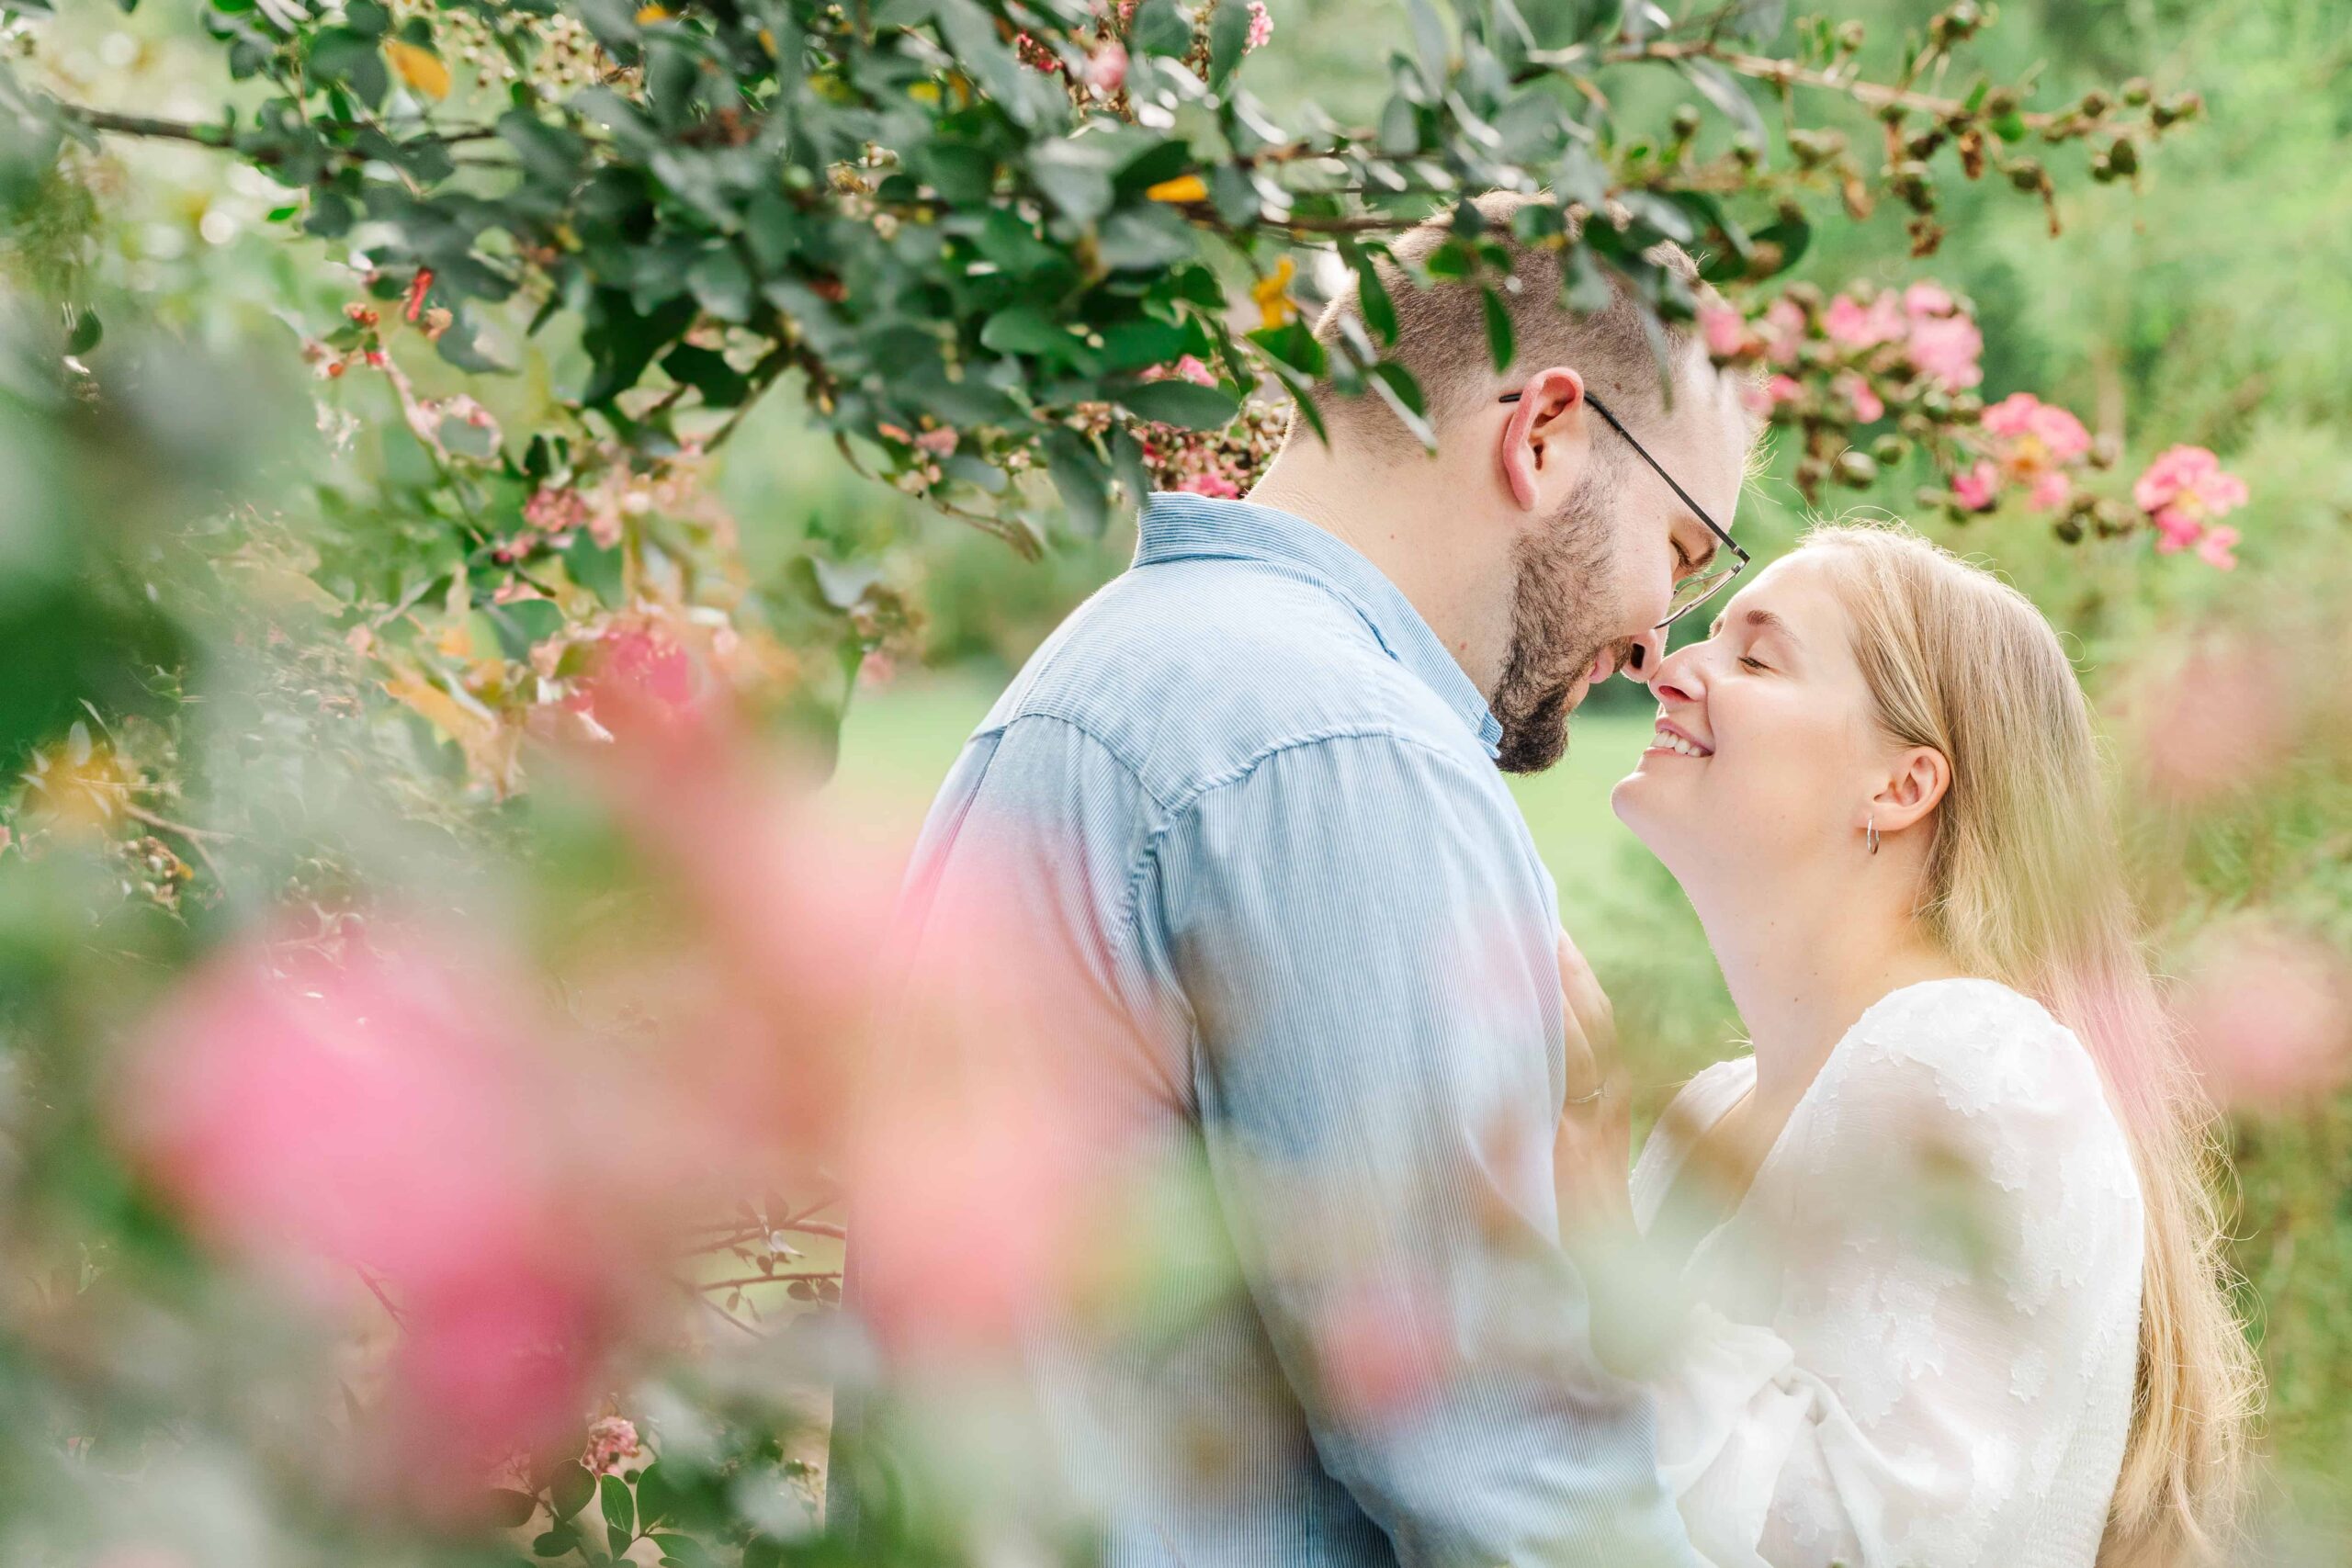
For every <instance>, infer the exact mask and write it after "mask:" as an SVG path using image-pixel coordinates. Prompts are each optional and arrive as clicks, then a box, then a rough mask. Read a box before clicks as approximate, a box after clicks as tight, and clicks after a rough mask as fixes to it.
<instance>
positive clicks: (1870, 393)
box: [1838, 372, 1886, 424]
mask: <svg viewBox="0 0 2352 1568" xmlns="http://www.w3.org/2000/svg"><path fill="white" fill-rule="evenodd" d="M1838 391H1839V393H1841V394H1842V395H1843V396H1844V397H1845V399H1846V401H1847V404H1848V405H1849V407H1851V408H1852V409H1853V411H1854V420H1855V423H1859V424H1873V423H1877V422H1878V421H1880V420H1882V419H1884V418H1885V417H1886V401H1885V400H1884V399H1883V398H1881V397H1880V396H1879V395H1878V393H1877V391H1876V390H1875V389H1872V388H1871V384H1870V380H1869V378H1866V377H1862V376H1857V375H1854V374H1852V373H1851V372H1849V373H1848V374H1846V375H1843V376H1840V377H1838Z"/></svg>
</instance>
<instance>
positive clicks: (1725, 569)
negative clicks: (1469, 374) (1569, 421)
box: [1502, 392, 1747, 630]
mask: <svg viewBox="0 0 2352 1568" xmlns="http://www.w3.org/2000/svg"><path fill="white" fill-rule="evenodd" d="M1502 400H1503V401H1504V402H1507V403H1515V402H1517V401H1519V400H1520V394H1519V393H1517V392H1505V393H1504V394H1503V396H1502ZM1584 400H1585V404H1586V406H1587V407H1589V408H1590V409H1591V410H1592V412H1595V413H1597V414H1599V415H1600V417H1601V418H1602V419H1604V420H1607V421H1608V422H1609V428H1610V429H1611V430H1613V431H1615V432H1616V433H1617V434H1620V435H1622V436H1623V437H1624V438H1625V445H1626V446H1631V447H1632V448H1633V449H1634V456H1635V457H1639V458H1641V460H1642V461H1643V462H1645V463H1647V464H1648V465H1649V466H1650V471H1651V472H1652V473H1654V474H1656V475H1657V477H1658V478H1660V479H1664V480H1665V481H1666V488H1667V489H1668V490H1670V491H1673V492H1674V494H1675V498H1676V499H1677V500H1679V501H1680V502H1682V504H1683V505H1685V506H1687V507H1689V508H1690V509H1691V515H1692V516H1693V517H1696V518H1697V519H1698V520H1699V521H1700V522H1702V523H1704V524H1705V525H1707V531H1708V532H1709V533H1711V534H1713V535H1714V536H1715V537H1716V538H1717V539H1719V540H1721V541H1722V542H1723V549H1722V550H1721V551H1720V552H1719V553H1718V556H1717V558H1718V559H1722V558H1724V557H1728V558H1729V559H1730V562H1731V564H1730V565H1728V566H1718V567H1715V568H1713V570H1707V571H1702V572H1698V573H1694V574H1693V575H1691V576H1690V577H1686V578H1683V579H1681V580H1680V581H1678V582H1676V583H1675V585H1674V594H1673V597H1671V598H1669V599H1668V601H1667V602H1666V619H1664V620H1662V621H1660V622H1659V623H1658V624H1657V626H1656V627H1654V628H1652V629H1653V630H1662V629H1664V628H1665V627H1667V626H1672V625H1673V624H1674V623H1675V622H1677V621H1679V620H1680V619H1681V618H1682V617H1683V616H1685V615H1689V614H1690V613H1691V611H1693V610H1695V609H1697V608H1698V607H1699V606H1700V605H1702V604H1705V603H1706V602H1707V601H1708V600H1710V599H1712V598H1713V597H1714V596H1715V595H1716V594H1717V593H1718V592H1721V591H1722V589H1723V586H1724V584H1725V583H1727V582H1729V581H1731V580H1732V579H1733V578H1735V577H1737V576H1738V575H1739V574H1740V573H1741V572H1742V571H1743V570H1747V551H1746V550H1744V549H1742V548H1740V547H1739V541H1738V540H1736V539H1735V538H1733V537H1732V536H1731V534H1730V532H1729V531H1728V530H1727V529H1725V528H1724V525H1722V524H1720V523H1718V522H1716V521H1715V520H1714V519H1713V518H1712V517H1710V516H1708V515H1707V509H1706V508H1705V507H1703V506H1702V505H1700V504H1699V503H1698V502H1695V501H1693V500H1691V492H1690V491H1687V490H1684V489H1683V488H1682V487H1681V486H1680V485H1679V484H1676V483H1675V482H1674V476H1673V475H1672V474H1669V473H1668V472H1667V471H1666V469H1665V468H1662V467H1660V466H1659V464H1658V460H1657V458H1656V457H1651V456H1650V455H1649V453H1648V452H1647V451H1645V449H1644V448H1643V446H1642V444H1641V443H1640V442H1638V441H1636V440H1634V433H1633V432H1632V431H1630V430H1628V429H1626V428H1625V426H1624V425H1623V423H1621V422H1620V421H1619V420H1618V418H1617V416H1616V415H1615V414H1613V413H1611V412H1609V410H1608V407H1607V406H1606V405H1605V404H1603V403H1602V402H1601V400H1600V399H1599V398H1596V397H1594V396H1593V395H1592V394H1591V393H1590V392H1587V393H1586V394H1585V395H1584Z"/></svg>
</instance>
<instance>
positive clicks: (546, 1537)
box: [531, 1525, 580, 1557]
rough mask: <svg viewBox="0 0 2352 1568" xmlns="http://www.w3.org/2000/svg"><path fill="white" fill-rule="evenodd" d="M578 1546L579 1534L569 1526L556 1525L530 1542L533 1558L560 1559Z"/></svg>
mask: <svg viewBox="0 0 2352 1568" xmlns="http://www.w3.org/2000/svg"><path fill="white" fill-rule="evenodd" d="M579 1544H580V1532H579V1531H578V1530H576V1529H572V1528H571V1526H570V1525H558V1526H556V1527H555V1529H551V1530H547V1531H545V1532H543V1533H541V1534H540V1535H539V1536H537V1538H535V1539H534V1540H532V1542H531V1555H532V1556H534V1557H560V1556H562V1555H563V1554H564V1553H565V1552H567V1551H571V1549H572V1548H573V1547H575V1546H578V1545H579Z"/></svg>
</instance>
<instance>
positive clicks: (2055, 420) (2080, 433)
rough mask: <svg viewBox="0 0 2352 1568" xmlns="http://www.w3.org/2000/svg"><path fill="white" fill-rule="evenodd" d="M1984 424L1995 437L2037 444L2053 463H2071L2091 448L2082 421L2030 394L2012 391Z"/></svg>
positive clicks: (2089, 434)
mask: <svg viewBox="0 0 2352 1568" xmlns="http://www.w3.org/2000/svg"><path fill="white" fill-rule="evenodd" d="M1984 425H1985V431H1986V432H1987V433H1988V434H1994V435H1999V436H2004V437H2007V439H2009V440H2012V441H2032V442H2035V443H2037V444H2038V446H2039V449H2040V451H2041V453H2043V454H2046V455H2047V456H2048V457H2049V458H2050V459H2051V460H2052V461H2053V462H2060V463H2068V462H2072V461H2074V460H2075V458H2077V457H2083V456H2085V455H2086V454H2087V453H2088V452H2089V451H2090V449H2091V433H2090V432H2089V431H2088V430H2086V429H2085V428H2084V427H2083V422H2082V421H2081V420H2079V419H2076V418H2075V416H2074V415H2073V414H2072V413H2070V412H2067V411H2066V410H2064V409H2063V408H2060V407H2059V406H2058V405H2057V404H2055V403H2045V402H2043V401H2042V400H2041V399H2040V398H2037V397H2035V396H2034V395H2033V394H2032V393H2031V392H2012V393H2010V394H2009V395H2008V396H2007V397H2006V398H2003V399H2002V400H2000V401H1999V402H1997V403H1995V404H1994V405H1993V406H1992V407H1990V408H1988V409H1986V410H1985V416H1984Z"/></svg>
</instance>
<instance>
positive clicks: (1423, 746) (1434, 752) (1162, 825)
mask: <svg viewBox="0 0 2352 1568" xmlns="http://www.w3.org/2000/svg"><path fill="white" fill-rule="evenodd" d="M1333 740H1389V741H1394V742H1396V743H1397V744H1398V745H1401V746H1409V747H1411V748H1412V749H1413V750H1416V751H1420V752H1423V753H1425V754H1427V755H1429V756H1431V757H1435V758H1437V759H1438V760H1440V761H1443V762H1445V763H1447V764H1449V765H1451V766H1453V767H1454V768H1457V769H1460V770H1461V771H1462V772H1463V773H1470V770H1469V769H1468V768H1467V767H1466V766H1464V763H1463V761H1462V759H1461V758H1459V757H1456V756H1454V755H1453V753H1452V752H1450V751H1448V750H1445V748H1443V747H1442V746H1436V745H1432V744H1431V743H1430V742H1429V741H1427V740H1423V739H1420V738H1419V737H1418V736H1414V735H1408V734H1406V733H1405V732H1404V731H1402V730H1399V729H1396V728H1387V727H1385V726H1379V725H1339V726H1333V727H1331V728H1326V729H1319V730H1309V731H1307V732H1306V733H1305V734H1302V735H1295V736H1292V737H1290V738H1288V739H1283V740H1277V741H1273V742H1272V743H1271V744H1269V745H1266V746H1264V747H1261V749H1259V750H1257V751H1255V752H1253V753H1252V754H1251V755H1250V756H1249V757H1248V758H1246V759H1244V760H1243V761H1239V762H1237V763H1235V764H1234V765H1233V766H1232V767H1229V768H1227V769H1226V770H1224V771H1223V772H1221V773H1211V774H1210V775H1208V776H1207V777H1206V778H1204V779H1202V780H1201V781H1199V782H1198V783H1197V784H1193V786H1192V787H1191V788H1190V789H1189V790H1187V791H1186V792H1185V794H1184V795H1182V797H1181V798H1180V799H1179V800H1178V801H1177V802H1175V803H1173V804H1170V803H1164V802H1163V803H1160V804H1161V809H1162V810H1163V811H1165V812H1166V814H1167V815H1166V816H1165V818H1163V819H1162V820H1161V821H1160V822H1159V824H1158V825H1157V826H1155V827H1154V828H1153V829H1151V831H1150V832H1148V833H1147V834H1145V835H1144V840H1143V843H1142V845H1141V846H1140V847H1139V848H1137V850H1136V858H1135V863H1134V864H1133V865H1131V866H1129V867H1128V868H1127V886H1126V890H1125V893H1124V894H1123V895H1122V899H1123V905H1124V907H1123V908H1122V909H1121V912H1120V919H1121V924H1122V925H1123V926H1124V927H1125V929H1126V930H1127V931H1134V930H1135V928H1136V922H1137V920H1138V919H1140V918H1141V913H1140V900H1141V898H1142V895H1143V881H1144V875H1145V873H1146V872H1147V871H1148V869H1149V867H1150V865H1151V863H1152V861H1153V859H1154V858H1155V857H1156V856H1157V855H1158V854H1159V845H1160V840H1163V839H1165V838H1167V836H1168V835H1169V834H1170V832H1172V831H1174V830H1175V829H1176V828H1177V826H1178V825H1179V824H1181V823H1182V821H1183V820H1184V818H1187V817H1189V816H1191V815H1192V813H1193V808H1194V807H1197V806H1199V805H1200V803H1201V802H1202V801H1203V800H1204V799H1206V798H1207V797H1208V796H1209V795H1213V794H1215V793H1216V792H1217V791H1219V790H1223V789H1226V788H1228V787H1230V786H1231V785H1233V784H1239V783H1240V782H1241V781H1242V780H1244V779H1246V778H1249V777H1250V775H1251V774H1253V773H1256V772H1257V771H1258V770H1259V768H1260V767H1261V766H1262V765H1264V764H1265V763H1266V762H1267V761H1270V760H1271V759H1272V758H1274V757H1277V756H1280V755H1282V754H1283V752H1286V751H1296V750H1303V749H1305V748H1306V747H1309V746H1320V745H1325V744H1327V743H1329V742H1330V741H1333ZM1472 776H1474V777H1475V776H1476V775H1475V774H1473V775H1472ZM1138 782H1140V781H1138ZM1147 793H1148V791H1147ZM1153 798H1154V800H1155V801H1157V800H1158V796H1156V795H1155V796H1153Z"/></svg>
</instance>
